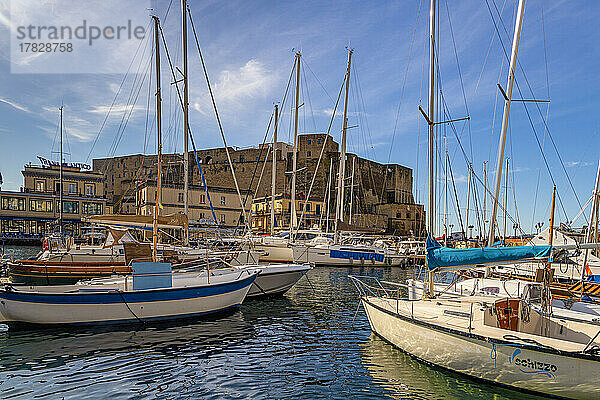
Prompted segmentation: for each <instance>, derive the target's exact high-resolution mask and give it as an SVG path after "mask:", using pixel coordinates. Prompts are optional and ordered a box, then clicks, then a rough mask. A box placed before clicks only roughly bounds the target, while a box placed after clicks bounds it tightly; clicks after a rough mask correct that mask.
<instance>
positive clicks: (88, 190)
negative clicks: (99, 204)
mask: <svg viewBox="0 0 600 400" xmlns="http://www.w3.org/2000/svg"><path fill="white" fill-rule="evenodd" d="M95 192H96V191H95V186H94V185H85V195H86V196H90V197H91V196H94V195H95V194H96V193H95Z"/></svg>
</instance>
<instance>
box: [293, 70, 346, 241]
mask: <svg viewBox="0 0 600 400" xmlns="http://www.w3.org/2000/svg"><path fill="white" fill-rule="evenodd" d="M347 75H348V74H347V73H345V74H344V79H343V80H342V84H341V85H340V91H339V92H338V97H337V100H336V102H335V106H334V107H333V112H332V113H331V119H330V120H329V126H328V127H327V133H326V135H325V140H323V146H322V147H321V153H320V154H319V159H318V160H317V165H316V166H315V173H314V174H313V177H312V180H311V182H310V187H309V188H308V192H307V193H306V195H305V196H304V204H302V213H301V214H300V220H299V222H298V226H297V227H296V232H295V235H297V234H298V230H299V229H300V226H301V225H302V221H303V220H304V215H305V213H306V204H307V203H308V199H309V198H310V194H311V192H312V189H313V186H314V184H315V180H316V178H317V172H318V171H319V166H320V165H321V160H322V159H323V153H324V152H325V148H326V147H327V141H328V140H329V136H330V135H329V133H330V132H331V126H332V124H333V120H334V118H335V113H336V111H337V107H338V105H339V103H340V98H341V97H342V91H343V90H344V83H345V82H346V77H347ZM330 162H332V160H330ZM340 162H341V160H340ZM332 181H333V179H332ZM327 208H328V210H327V218H328V219H329V204H328V205H327Z"/></svg>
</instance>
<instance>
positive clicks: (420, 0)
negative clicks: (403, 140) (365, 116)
mask: <svg viewBox="0 0 600 400" xmlns="http://www.w3.org/2000/svg"><path fill="white" fill-rule="evenodd" d="M421 3H422V0H419V6H418V7H417V18H416V19H415V27H414V28H413V34H412V38H411V40H410V46H409V50H408V61H407V63H406V69H405V70H404V79H403V81H402V89H401V90H400V101H398V107H397V108H396V119H395V121H394V130H393V133H392V141H391V143H390V150H389V152H388V159H387V164H389V163H390V160H391V159H392V150H393V148H394V141H395V139H396V132H397V130H398V120H399V118H400V108H401V106H402V101H403V100H404V89H405V88H406V81H407V78H408V71H409V68H410V62H411V60H412V50H413V45H414V44H415V37H416V35H417V27H418V24H419V18H420V16H421ZM425 43H427V41H425ZM424 69H425V56H423V70H424ZM422 86H423V80H422V79H421V91H422ZM420 103H421V100H420V99H419V104H420ZM418 147H419V143H418V140H417V152H418ZM417 159H418V157H417ZM386 179H387V173H386V174H385V175H384V178H383V186H382V188H381V196H383V192H384V191H385V183H386Z"/></svg>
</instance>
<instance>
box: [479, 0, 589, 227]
mask: <svg viewBox="0 0 600 400" xmlns="http://www.w3.org/2000/svg"><path fill="white" fill-rule="evenodd" d="M487 2H488V0H486V3H487ZM492 2H493V4H494V7H495V8H496V11H498V8H497V7H496V3H495V2H494V0H492ZM488 9H489V4H488ZM490 15H491V10H490ZM498 18H499V21H500V23H501V25H502V27H503V28H504V31H505V32H506V33H507V35H508V31H507V29H506V26H505V24H504V21H503V20H502V16H501V15H498ZM492 21H493V23H494V26H496V20H495V19H494V18H493V16H492ZM496 32H497V33H498V37H499V39H500V42H501V43H502V48H503V49H504V54H505V56H506V57H507V59H508V54H507V53H506V49H505V46H504V43H503V41H502V37H501V36H500V33H499V31H498V28H497V26H496ZM517 64H518V65H519V69H520V70H521V73H522V74H523V77H524V78H525V83H526V85H527V87H528V88H529V91H530V93H531V95H532V96H534V98H535V95H534V93H533V88H532V87H531V84H530V82H529V79H528V78H527V74H526V73H525V69H524V68H523V65H522V64H521V63H520V62H517ZM515 84H516V85H517V90H518V92H519V96H521V98H523V92H522V91H521V87H520V85H519V82H518V80H517V79H516V77H515ZM535 104H536V109H537V111H538V113H539V114H540V118H541V119H542V122H543V123H544V129H545V130H546V131H547V132H548V137H549V138H550V142H551V143H552V146H553V147H554V151H555V152H556V155H557V157H558V159H559V161H560V164H561V166H562V169H563V172H564V174H565V176H566V177H567V181H568V182H569V186H570V187H571V190H572V191H573V195H574V196H575V200H576V201H577V204H578V206H579V208H581V201H580V200H579V196H578V195H577V191H576V190H575V187H574V186H573V182H572V180H571V177H570V176H569V174H568V173H567V169H566V166H565V164H564V162H563V159H562V156H561V154H560V152H559V151H558V147H557V146H556V143H555V141H554V138H553V136H552V133H551V132H550V128H549V127H548V124H547V122H546V120H545V119H544V115H543V114H542V110H541V108H540V106H539V103H537V102H536V103H535ZM523 107H524V108H525V112H526V114H527V118H528V119H529V122H530V124H531V127H532V129H533V132H534V135H535V137H536V141H537V142H538V146H540V144H539V138H538V135H537V132H536V130H535V127H534V124H533V120H532V118H531V116H530V114H529V109H528V107H527V103H525V102H524V103H523ZM540 151H542V152H543V149H542V148H541V146H540ZM544 162H545V164H546V166H547V168H548V173H549V174H550V177H551V179H552V183H553V184H556V183H555V181H554V177H553V176H552V174H551V172H550V170H549V168H550V167H549V164H548V163H547V161H546V157H545V155H544ZM557 195H558V193H557ZM558 199H559V202H560V204H561V208H562V210H563V213H564V214H565V218H566V219H567V220H569V217H568V215H567V213H566V210H565V208H564V204H563V202H562V199H561V196H560V195H558ZM584 218H585V222H586V223H587V218H586V216H585V215H584Z"/></svg>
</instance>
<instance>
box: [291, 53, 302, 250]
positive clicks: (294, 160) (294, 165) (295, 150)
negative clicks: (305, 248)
mask: <svg viewBox="0 0 600 400" xmlns="http://www.w3.org/2000/svg"><path fill="white" fill-rule="evenodd" d="M300 57H301V53H300V51H298V52H297V53H296V113H295V114H294V148H293V151H292V203H291V206H292V210H291V211H292V218H291V221H290V238H291V239H293V232H294V229H295V228H296V223H297V222H298V221H297V220H296V169H297V159H298V112H299V111H300Z"/></svg>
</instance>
